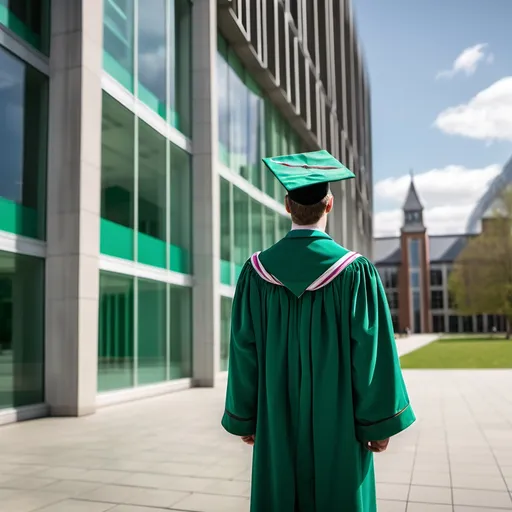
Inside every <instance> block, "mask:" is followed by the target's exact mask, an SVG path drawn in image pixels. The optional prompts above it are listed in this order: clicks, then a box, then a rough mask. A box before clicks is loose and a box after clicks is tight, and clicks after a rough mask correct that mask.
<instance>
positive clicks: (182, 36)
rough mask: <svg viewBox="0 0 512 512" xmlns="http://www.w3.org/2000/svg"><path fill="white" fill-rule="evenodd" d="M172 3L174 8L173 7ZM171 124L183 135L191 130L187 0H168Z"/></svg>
mask: <svg viewBox="0 0 512 512" xmlns="http://www.w3.org/2000/svg"><path fill="white" fill-rule="evenodd" d="M173 3H174V10H173ZM168 5H169V9H170V17H171V22H170V25H171V27H174V30H173V31H172V34H173V35H174V37H171V49H170V51H171V83H170V84H169V85H170V91H171V105H170V106H171V124H172V125H173V126H174V127H175V128H177V129H178V130H180V131H181V132H182V133H184V134H185V135H188V136H190V134H191V125H192V120H191V100H192V98H191V96H190V76H191V72H192V65H191V62H192V54H191V49H192V37H191V33H192V32H191V28H192V18H191V14H192V11H191V2H190V0H174V1H173V0H171V1H170V2H169V3H168Z"/></svg>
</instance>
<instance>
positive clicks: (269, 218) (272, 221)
mask: <svg viewBox="0 0 512 512" xmlns="http://www.w3.org/2000/svg"><path fill="white" fill-rule="evenodd" d="M264 212H265V225H264V245H265V248H268V247H270V246H271V245H273V244H275V243H276V231H275V230H276V215H277V214H276V212H275V211H274V210H271V209H270V208H264Z"/></svg>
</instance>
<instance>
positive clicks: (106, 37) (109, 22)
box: [103, 0, 135, 92]
mask: <svg viewBox="0 0 512 512" xmlns="http://www.w3.org/2000/svg"><path fill="white" fill-rule="evenodd" d="M103 11H104V12H103V49H104V52H103V66H104V68H105V70H106V71H107V72H108V73H109V74H110V75H111V76H112V77H113V78H115V79H116V80H117V81H118V82H119V83H120V84H121V85H123V87H126V89H128V90H129V91H131V92H133V85H134V83H133V82H134V80H133V75H134V69H133V61H134V44H133V40H134V30H135V28H134V27H135V23H134V0H104V1H103Z"/></svg>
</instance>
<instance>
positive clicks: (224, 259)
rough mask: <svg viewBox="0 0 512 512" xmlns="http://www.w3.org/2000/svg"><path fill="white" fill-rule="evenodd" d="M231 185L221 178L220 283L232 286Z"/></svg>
mask: <svg viewBox="0 0 512 512" xmlns="http://www.w3.org/2000/svg"><path fill="white" fill-rule="evenodd" d="M231 187H232V186H231V184H230V183H229V182H228V181H226V180H225V179H224V178H220V260H221V261H220V281H221V283H223V284H231V261H232V255H231Z"/></svg>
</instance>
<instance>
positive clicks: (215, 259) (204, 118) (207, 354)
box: [192, 0, 220, 387]
mask: <svg viewBox="0 0 512 512" xmlns="http://www.w3.org/2000/svg"><path fill="white" fill-rule="evenodd" d="M216 9H217V2H216V1H215V0H195V1H194V3H193V7H192V104H193V105H194V108H193V115H192V133H193V156H192V165H193V186H192V191H193V192H192V197H193V204H194V216H193V217H194V224H193V247H194V280H195V286H194V296H193V302H192V310H193V315H194V316H193V318H195V319H196V320H199V319H200V321H196V322H194V332H193V354H194V375H193V377H194V384H195V385H196V386H204V387H211V386H214V385H215V376H216V375H217V373H218V370H219V358H220V296H219V279H220V271H219V265H220V247H219V244H220V220H219V219H220V213H219V212H220V197H219V194H220V190H219V189H220V186H219V176H218V174H217V168H216V167H217V151H218V147H217V146H218V119H217V118H218V115H217V82H216V75H217V73H216V59H217V11H216Z"/></svg>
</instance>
